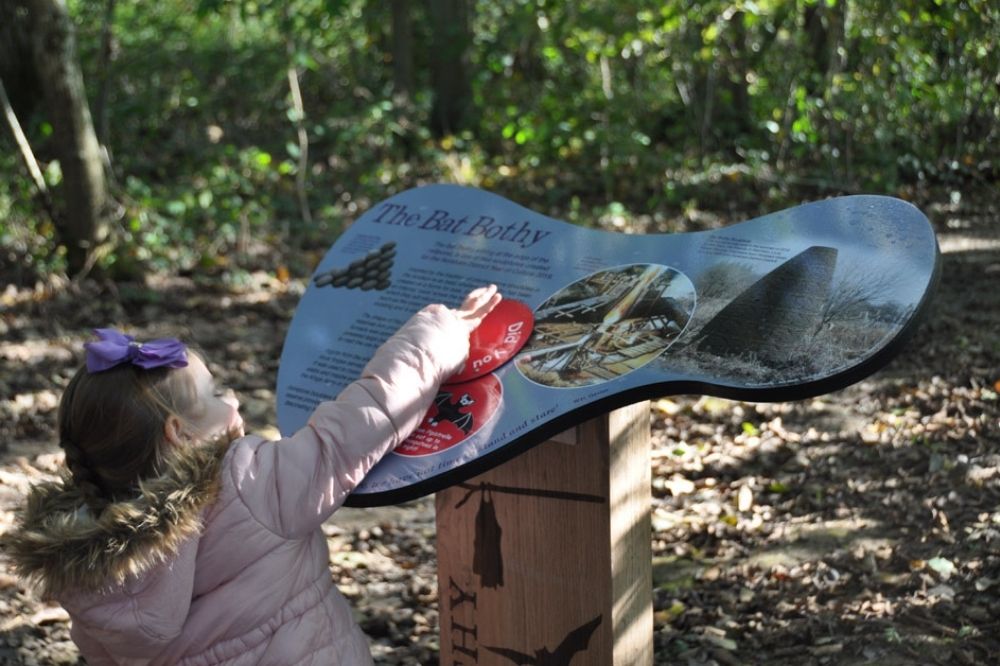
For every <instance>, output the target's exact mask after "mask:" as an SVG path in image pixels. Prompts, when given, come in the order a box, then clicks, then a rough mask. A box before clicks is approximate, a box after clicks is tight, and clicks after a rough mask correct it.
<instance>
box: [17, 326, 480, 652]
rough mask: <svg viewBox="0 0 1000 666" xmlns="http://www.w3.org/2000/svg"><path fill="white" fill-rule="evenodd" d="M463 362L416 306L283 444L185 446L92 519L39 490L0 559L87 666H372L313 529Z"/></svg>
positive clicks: (77, 502) (461, 342)
mask: <svg viewBox="0 0 1000 666" xmlns="http://www.w3.org/2000/svg"><path fill="white" fill-rule="evenodd" d="M467 353H468V330H467V328H466V326H465V324H464V323H462V322H461V321H459V319H458V318H457V317H456V316H455V314H454V313H453V311H451V310H449V309H448V308H445V307H443V306H430V307H428V308H425V309H424V310H422V311H421V312H419V313H417V314H416V315H414V317H413V318H412V319H411V320H410V321H409V322H408V323H407V324H406V325H405V326H404V327H403V328H402V329H400V331H399V332H398V333H397V334H396V335H394V336H393V337H392V338H390V339H389V340H388V341H387V342H386V343H385V344H384V345H383V346H382V347H381V348H380V349H379V351H378V352H377V353H376V354H375V356H374V358H373V359H372V360H371V362H370V363H369V364H368V365H367V366H366V368H365V370H364V373H363V376H362V378H361V379H360V380H358V381H357V382H355V383H354V384H351V385H350V386H348V387H347V388H346V389H345V390H344V391H343V392H342V393H341V395H340V396H339V397H338V398H337V400H335V401H333V402H327V403H324V404H322V405H320V406H319V407H318V408H317V409H316V411H315V413H314V414H313V416H312V418H311V419H310V421H309V425H308V426H306V427H305V428H303V429H302V430H300V431H299V432H297V433H296V434H294V435H293V436H291V437H289V438H287V439H284V440H281V441H277V442H273V441H265V440H263V439H261V438H260V437H256V436H247V437H243V438H241V439H239V440H236V441H235V442H233V443H232V444H230V445H228V446H227V447H225V448H221V447H210V446H201V447H192V448H191V449H190V450H187V451H185V452H184V454H183V455H180V456H178V457H177V459H176V460H175V461H173V462H172V463H171V467H170V469H169V470H168V471H167V472H166V473H165V474H164V475H163V476H161V477H159V478H157V479H154V480H151V481H150V482H148V483H146V484H144V488H143V493H142V495H141V496H140V497H138V498H136V499H133V500H130V501H128V502H118V503H116V504H113V505H111V506H110V507H109V508H108V509H106V510H105V511H104V512H103V513H102V514H101V515H100V517H99V518H98V519H96V520H95V519H94V518H93V517H92V516H91V515H90V513H89V512H88V511H87V510H86V509H85V508H84V504H83V502H82V498H81V497H80V495H79V493H78V492H77V491H76V490H75V488H74V487H73V485H72V484H71V483H68V482H63V483H51V484H46V485H43V486H41V487H39V488H36V489H35V490H34V491H33V494H32V496H31V498H30V499H29V503H28V508H27V510H26V512H25V517H24V519H23V522H22V524H21V525H19V526H18V528H17V529H16V530H15V531H14V532H13V533H11V534H8V535H7V536H6V537H5V539H4V541H5V550H6V551H7V554H8V556H10V557H11V558H12V559H13V560H14V562H15V564H16V566H17V568H18V570H19V571H20V572H21V573H22V574H23V575H25V576H28V577H30V578H33V579H34V580H35V581H36V582H38V583H40V584H41V587H42V591H43V593H45V594H46V595H48V596H51V597H54V598H56V599H58V600H59V602H60V603H61V604H62V605H63V606H64V607H65V608H66V610H67V611H68V612H69V614H70V617H71V618H72V622H73V628H72V634H73V639H74V640H75V641H76V643H77V645H79V647H80V649H81V652H82V653H83V654H84V655H85V657H86V658H87V662H88V663H89V664H91V666H99V665H101V664H188V665H192V666H193V665H195V664H198V665H201V664H232V665H238V664H240V665H241V664H280V665H281V666H289V665H290V664H296V665H301V664H323V665H324V666H329V665H330V664H348V665H354V664H370V663H371V655H370V652H369V649H368V645H367V640H366V638H365V636H364V634H363V633H362V632H361V630H360V628H359V627H358V626H357V624H356V623H355V621H354V619H353V617H352V614H351V610H350V608H349V606H348V604H347V602H346V600H345V599H344V598H343V597H342V596H341V594H340V593H339V592H338V591H337V589H336V588H335V587H334V586H333V584H332V580H331V575H330V571H329V568H328V562H329V554H328V550H327V542H326V538H325V537H324V535H323V532H322V530H321V529H320V526H321V524H322V523H323V522H324V521H325V520H326V519H327V518H328V517H329V516H330V514H332V513H333V511H334V510H336V509H337V508H338V507H339V506H340V505H341V503H342V502H343V501H344V498H345V497H346V496H347V495H348V494H349V493H350V492H351V490H352V489H353V488H354V487H355V486H356V485H357V484H358V483H359V482H360V481H361V479H362V478H363V477H364V475H365V474H366V473H367V472H368V470H370V469H371V468H372V466H373V465H374V464H375V463H376V462H378V461H379V459H380V458H381V457H382V456H383V455H385V454H386V453H387V452H388V451H389V450H391V449H392V448H393V447H394V446H395V445H396V444H398V443H399V442H400V441H401V440H402V439H404V438H405V437H406V436H407V435H408V434H409V433H410V432H411V431H412V430H413V429H414V428H415V427H416V426H417V425H418V424H419V423H420V420H421V417H422V416H423V415H424V413H425V412H426V410H427V409H428V407H429V406H430V403H431V400H432V398H433V397H434V394H435V392H436V390H437V387H438V385H439V384H440V382H441V381H442V380H443V379H444V378H446V377H448V376H449V375H451V374H453V373H454V372H456V371H457V370H458V369H459V368H460V367H461V365H462V363H463V362H464V360H465V357H466V355H467Z"/></svg>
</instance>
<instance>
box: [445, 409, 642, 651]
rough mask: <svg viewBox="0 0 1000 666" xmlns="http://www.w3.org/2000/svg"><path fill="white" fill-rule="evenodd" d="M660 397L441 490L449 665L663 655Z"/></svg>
mask: <svg viewBox="0 0 1000 666" xmlns="http://www.w3.org/2000/svg"><path fill="white" fill-rule="evenodd" d="M649 446H650V445H649V403H648V402H641V403H637V404H635V405H630V406H628V407H623V408H621V409H617V410H615V411H612V412H610V413H609V414H605V415H603V416H600V417H597V418H595V419H593V420H591V421H588V422H586V423H584V424H582V425H579V426H577V427H576V428H574V429H572V430H569V431H567V432H566V433H563V434H562V435H560V436H559V437H556V438H553V439H552V440H549V441H547V442H544V443H543V444H540V445H539V446H536V447H535V448H533V449H531V450H529V451H527V452H526V453H524V454H523V455H520V456H518V457H517V458H514V459H513V460H511V461H509V462H507V463H506V464H504V465H501V466H499V467H497V468H495V469H493V470H491V471H489V472H487V473H486V474H482V475H480V476H478V477H475V478H473V479H471V480H470V481H468V482H466V483H464V484H461V485H458V486H455V487H452V488H449V489H447V490H445V491H443V492H440V493H438V494H437V497H436V510H437V555H438V590H439V595H438V596H439V606H440V624H441V659H440V663H441V665H442V666H453V665H456V664H463V665H467V664H483V665H486V666H489V665H497V666H501V665H509V664H512V663H515V664H522V663H533V664H545V665H552V664H559V665H561V666H569V665H570V664H572V665H573V666H584V665H587V664H593V665H595V666H608V665H610V664H613V665H622V666H624V665H628V666H633V665H639V666H642V665H647V666H648V665H651V664H652V663H653V603H652V570H651V562H652V552H651V546H650V517H649V516H650V506H651V497H650V464H649Z"/></svg>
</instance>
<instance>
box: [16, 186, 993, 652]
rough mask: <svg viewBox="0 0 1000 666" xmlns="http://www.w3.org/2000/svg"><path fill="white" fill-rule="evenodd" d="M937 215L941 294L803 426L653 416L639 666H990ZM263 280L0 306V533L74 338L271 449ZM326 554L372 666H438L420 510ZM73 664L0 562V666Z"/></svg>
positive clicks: (982, 264) (989, 586) (968, 416)
mask: <svg viewBox="0 0 1000 666" xmlns="http://www.w3.org/2000/svg"><path fill="white" fill-rule="evenodd" d="M952 201H953V200H952V199H949V198H947V197H941V198H940V200H938V201H935V200H934V199H933V198H931V200H930V201H928V202H926V205H923V208H924V210H925V211H926V212H927V213H928V215H929V216H930V217H931V219H932V222H933V224H934V226H935V228H936V230H937V232H938V234H939V241H940V244H941V248H942V252H943V255H942V260H943V264H942V278H941V282H940V285H939V288H938V292H937V296H936V300H935V304H934V307H933V309H932V312H931V314H930V317H929V318H928V320H927V321H925V323H924V324H923V325H922V326H921V327H920V329H919V330H918V332H917V334H916V335H915V337H914V338H913V339H912V340H911V341H910V342H909V344H908V345H907V346H906V348H905V349H904V351H903V352H902V354H901V355H900V356H899V357H897V359H895V360H894V361H893V362H892V363H891V364H890V365H889V366H888V367H887V368H885V369H883V370H882V371H880V372H878V373H876V374H875V375H873V376H871V377H870V378H868V379H867V380H865V381H863V382H861V383H859V384H856V385H854V386H852V387H850V388H848V389H845V390H842V391H838V392H836V393H832V394H829V395H824V396H821V397H819V398H816V399H813V400H807V401H802V402H794V403H777V404H751V403H741V402H733V401H727V400H721V399H717V398H710V397H701V396H669V397H664V398H662V399H660V400H654V401H653V402H652V403H651V413H650V417H651V424H652V432H653V444H654V446H653V451H652V456H651V461H650V462H651V465H652V469H653V496H654V500H653V514H652V516H653V533H652V534H651V539H652V543H653V551H654V561H653V570H654V572H653V575H654V609H655V651H656V663H657V664H686V665H696V664H699V665H700V664H718V665H721V666H729V665H732V664H764V665H768V666H776V665H778V664H796V665H801V664H845V665H846V664H880V665H888V666H893V665H898V664H949V665H950V664H987V663H1000V398H998V393H1000V289H998V288H997V285H1000V215H998V212H997V203H996V202H995V201H989V199H986V198H985V197H984V198H983V199H982V201H985V203H981V204H979V205H976V204H973V203H969V202H966V203H962V204H954V203H952ZM736 221H739V220H731V219H725V220H723V219H719V218H714V217H711V216H708V217H706V218H705V219H703V220H701V221H700V222H699V226H717V225H722V224H724V223H730V222H736ZM281 273H282V271H278V272H277V273H275V271H273V270H271V271H258V272H250V273H244V274H241V279H239V280H229V281H228V283H227V284H224V281H223V280H220V279H219V278H218V277H216V278H212V279H196V278H195V279H193V278H191V277H174V278H155V277H154V278H150V279H149V280H148V281H147V282H146V283H144V284H119V285H117V286H114V285H110V284H108V283H102V282H100V281H96V280H84V281H82V282H80V283H76V284H68V283H65V282H59V281H51V282H49V283H46V284H43V285H38V286H36V287H34V288H28V287H17V286H14V285H10V286H8V287H7V288H6V290H5V291H3V292H2V293H0V339H2V340H3V343H2V344H0V443H2V451H0V530H5V529H7V528H9V526H10V525H11V524H12V521H13V512H14V509H15V508H16V507H17V506H18V505H19V504H20V503H21V501H22V500H23V498H24V496H25V493H26V491H27V489H28V487H29V485H30V484H31V483H32V482H34V481H37V480H39V479H43V478H50V477H51V476H52V475H53V474H54V473H55V472H56V471H57V470H58V468H59V465H60V463H61V454H60V453H59V449H58V447H56V445H55V440H54V422H55V414H56V405H57V401H58V395H59V392H60V390H61V387H63V386H64V385H65V383H66V381H67V380H68V378H69V376H70V375H71V374H72V372H73V370H74V369H75V367H76V366H77V364H78V363H79V362H80V361H81V358H82V357H81V349H82V344H81V343H82V342H83V341H84V340H85V339H87V338H88V337H89V330H90V329H91V328H93V327H95V326H105V325H118V326H127V327H128V328H129V329H130V330H132V331H134V332H135V333H136V334H137V335H139V336H142V337H154V336H158V335H164V334H167V335H179V336H181V337H184V338H187V339H191V340H194V341H197V343H198V345H199V346H200V347H201V348H202V349H203V350H204V351H205V352H206V354H207V356H208V358H209V359H210V360H211V361H212V363H211V364H210V367H211V369H212V371H213V372H214V373H215V374H216V375H217V376H219V377H220V378H221V380H222V381H223V382H225V383H228V384H229V385H230V386H232V387H233V388H234V389H235V390H236V391H237V392H238V394H239V395H240V397H241V399H242V402H243V405H244V408H243V411H244V416H245V419H246V421H247V424H248V430H255V431H258V432H263V433H265V434H267V433H270V434H272V435H273V434H275V430H274V428H273V426H272V425H270V424H273V423H274V421H275V418H274V385H275V375H276V368H277V362H278V357H279V354H280V350H281V344H282V341H283V338H284V333H285V330H286V328H287V325H288V323H289V321H290V319H291V316H292V313H293V311H294V308H295V306H296V303H297V301H298V298H299V296H300V294H301V293H302V290H303V285H304V283H303V281H302V280H296V279H290V280H285V281H281V280H279V279H277V278H276V277H274V276H275V274H279V275H280V274H281ZM4 277H5V276H2V275H0V278H4ZM0 283H2V282H0ZM325 530H326V533H327V534H328V536H329V538H330V542H331V546H332V548H331V552H332V555H331V567H332V570H333V572H334V577H335V579H337V580H338V581H339V583H340V586H341V589H342V590H343V592H344V593H345V594H346V596H347V597H348V598H349V599H350V600H351V601H352V603H353V604H354V606H355V608H356V609H357V616H358V619H359V621H360V622H361V625H362V627H363V628H364V629H365V631H366V632H367V633H368V635H369V636H370V638H371V643H372V650H373V654H374V656H375V659H376V663H379V664H436V663H437V646H438V638H437V632H438V619H437V618H438V615H437V603H438V600H437V592H436V575H435V545H434V536H435V534H434V514H433V502H432V501H431V500H430V499H429V498H425V499H423V500H420V501H417V502H413V503H410V504H407V505H403V506H396V507H387V508H384V509H364V510H361V509H343V510H341V511H339V512H338V513H336V514H335V515H334V517H333V519H332V520H331V521H330V523H329V524H328V525H327V526H326V527H325ZM78 662H82V660H80V659H79V655H78V653H77V651H76V648H75V647H74V646H73V644H72V642H71V641H70V638H69V618H68V617H67V615H66V614H65V612H64V611H62V610H61V609H60V608H58V607H57V606H52V605H47V604H45V603H43V602H41V601H40V600H39V599H38V598H37V597H36V596H35V594H34V593H33V592H31V591H30V590H28V589H26V588H25V587H24V586H23V585H22V584H21V583H20V582H19V581H18V580H16V579H15V578H14V577H13V576H12V575H11V573H10V571H9V568H8V566H7V564H6V562H2V561H0V664H74V663H78ZM493 663H497V664H499V663H500V661H496V662H493Z"/></svg>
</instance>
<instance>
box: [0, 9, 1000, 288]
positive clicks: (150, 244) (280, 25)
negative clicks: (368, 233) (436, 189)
mask: <svg viewBox="0 0 1000 666" xmlns="http://www.w3.org/2000/svg"><path fill="white" fill-rule="evenodd" d="M470 3H471V5H472V7H473V11H472V14H471V15H472V19H473V20H472V25H471V32H472V37H473V39H472V41H471V47H470V51H469V53H468V57H469V60H470V71H471V73H472V91H473V103H474V106H475V121H474V123H473V124H472V129H471V130H469V131H467V132H465V133H463V134H462V135H459V136H453V137H445V139H444V140H441V141H438V140H435V139H434V138H432V135H431V133H430V132H429V131H428V130H427V127H428V125H429V115H430V110H431V106H432V101H433V100H432V92H431V84H430V73H429V69H430V63H431V55H432V52H433V50H434V49H440V48H443V47H444V46H445V45H441V44H435V43H434V42H433V39H432V34H433V32H432V30H431V27H430V25H429V20H430V19H429V17H428V15H427V13H426V11H425V9H424V7H423V3H410V4H409V6H410V10H411V11H412V18H413V45H414V48H413V53H412V59H413V65H414V72H415V75H416V90H415V91H414V93H413V95H412V97H411V98H407V99H403V98H402V97H401V96H400V95H395V94H394V93H395V91H394V88H393V68H392V65H393V63H392V57H393V43H394V36H393V35H392V32H391V30H392V28H391V26H392V20H391V18H392V17H391V8H390V5H389V3H371V2H363V0H290V1H289V2H278V1H277V0H163V1H162V2H156V3H141V2H137V1H136V0H119V2H118V3H117V5H116V13H115V16H114V20H113V23H112V24H111V26H110V28H111V30H112V33H113V35H114V49H113V53H114V58H113V59H112V61H111V63H110V64H108V63H107V62H106V61H105V60H104V58H103V56H102V29H103V24H104V15H103V12H104V6H103V3H88V2H83V1H82V0H76V1H75V2H72V1H71V3H70V8H71V11H72V12H73V15H74V17H75V19H76V24H77V29H78V42H79V49H80V58H81V62H82V65H83V69H84V75H85V78H86V81H87V83H88V89H89V91H90V93H91V95H96V90H97V88H98V83H99V82H100V81H102V80H103V81H105V82H106V85H107V90H108V103H107V113H108V114H109V118H108V123H107V126H108V127H109V133H108V136H107V137H104V140H105V143H106V145H107V146H108V148H109V152H110V155H111V157H112V164H113V166H114V176H115V180H114V182H115V183H116V184H117V185H116V189H115V196H116V198H117V199H118V200H119V201H120V202H121V203H122V205H123V213H122V214H121V216H120V219H119V220H118V224H117V225H116V229H117V232H116V234H117V239H118V241H119V243H120V245H119V247H118V249H117V250H115V251H114V252H112V253H110V254H108V255H106V256H105V257H104V259H103V260H102V262H103V265H104V266H105V267H106V268H110V269H112V270H114V271H119V270H120V271H123V272H132V271H137V270H143V269H144V268H145V267H149V266H152V267H153V268H156V269H162V270H175V269H179V270H196V269H199V268H204V267H211V266H215V265H218V264H219V263H226V262H229V261H245V260H248V257H249V256H250V255H252V254H253V252H254V251H256V250H259V249H260V248H262V247H263V248H268V247H277V248H284V249H288V248H291V247H298V248H310V247H315V248H321V247H326V246H327V245H329V243H330V242H331V241H332V240H333V238H334V237H335V235H336V234H337V233H339V231H340V230H341V229H342V228H343V226H344V225H345V224H347V223H349V222H350V220H352V219H353V218H355V217H356V216H357V215H358V214H359V213H360V212H361V211H363V210H364V209H365V208H366V207H367V206H368V205H370V203H372V202H373V201H377V200H379V199H382V198H385V197H386V196H389V195H391V194H392V193H394V192H396V191H399V190H402V189H405V188H407V187H411V186H414V185H416V184H419V183H423V182H428V181H434V180H443V181H452V182H464V183H470V184H474V185H478V186H482V187H485V188H488V189H492V190H494V191H497V192H499V193H501V194H504V195H507V196H510V197H512V198H514V199H516V200H519V201H521V202H523V203H525V204H527V205H531V206H532V207H535V208H537V209H539V210H542V211H543V212H547V213H550V214H554V215H560V216H563V217H566V218H568V219H572V220H574V221H578V222H580V223H585V224H594V223H597V222H598V220H600V219H602V218H607V219H612V220H614V219H619V218H622V217H626V216H629V215H632V214H637V213H638V214H649V213H653V212H657V213H662V212H664V211H666V212H670V211H673V212H682V211H685V210H690V209H692V208H694V207H709V208H716V209H721V210H723V211H730V212H735V211H739V212H740V213H743V214H751V213H760V212H762V211H764V210H768V209H773V208H775V207H779V206H781V205H784V204H785V203H788V202H789V201H790V200H792V199H795V198H802V197H809V196H817V195H822V194H826V193H830V192H836V191H859V190H866V191H875V192H887V193H898V192H900V188H903V187H906V186H908V185H911V184H913V183H917V182H921V181H931V180H934V179H940V178H946V177H954V176H955V175H956V174H966V175H968V176H969V177H972V178H978V179H980V180H984V181H988V180H990V179H994V180H995V179H996V174H997V162H996V159H997V155H996V149H995V146H996V145H997V139H998V138H1000V137H998V133H1000V123H998V118H1000V92H998V91H1000V87H998V85H997V81H998V72H1000V50H998V49H997V48H996V47H995V42H996V37H997V34H998V30H1000V9H998V8H997V6H996V3H992V2H990V1H989V0H962V1H961V2H954V3H945V2H933V3H928V2H919V1H918V0H893V1H892V2H876V3H862V2H857V1H851V2H847V1H846V0H795V1H793V0H737V1H735V2H724V1H722V0H707V1H706V2H700V3H688V2H679V1H677V0H670V1H667V2H663V1H662V0H659V1H657V2H652V1H650V0H622V1H616V2H610V1H607V0H605V1H603V2H597V1H587V2H555V1H554V0H513V1H511V2H504V3H496V2H486V1H485V0H476V1H473V0H470ZM289 68H294V70H295V72H296V73H297V75H298V80H299V82H300V84H301V88H302V96H303V107H304V113H303V114H301V115H300V114H299V113H298V111H297V110H296V109H295V106H294V104H293V102H292V98H291V95H290V92H289V79H288V71H289ZM92 106H93V105H92ZM300 122H301V123H302V127H303V128H304V129H305V131H306V133H307V134H308V138H309V153H308V166H307V172H306V173H304V174H302V176H301V179H303V180H304V183H305V185H306V192H307V197H308V200H309V203H310V205H311V207H312V210H313V211H314V213H315V215H314V217H315V218H316V219H315V221H314V223H313V225H312V226H311V227H309V228H305V225H304V224H303V223H302V221H301V220H302V214H301V210H300V204H299V200H298V197H297V191H296V179H297V177H299V176H300V174H298V169H299V158H300V155H299V144H298V139H297V134H296V132H297V127H298V125H299V123H300ZM25 124H26V126H27V128H28V130H29V133H30V135H31V136H30V139H31V141H32V144H33V145H34V146H36V149H38V151H39V153H40V154H41V155H42V156H43V159H44V155H45V154H46V150H45V144H46V141H48V140H50V135H51V127H50V126H48V125H47V124H46V123H45V121H44V118H35V119H28V122H26V123H25ZM4 141H6V139H4ZM0 155H3V157H2V158H0V171H2V172H3V173H4V174H16V175H17V177H16V178H10V177H8V178H4V179H0V219H3V220H5V221H4V222H3V223H2V226H0V242H2V243H3V247H4V248H9V247H14V246H17V247H18V248H19V250H18V252H21V253H25V254H26V256H28V257H30V262H34V263H33V265H37V268H38V270H39V271H41V272H45V271H48V270H58V269H59V267H60V261H61V259H60V254H59V252H58V251H57V250H56V249H55V247H56V245H55V242H56V239H55V238H54V237H53V232H52V230H51V225H48V226H46V225H45V224H44V223H42V222H41V220H43V219H44V216H43V215H42V214H41V213H40V210H39V209H38V208H37V204H36V203H34V201H33V199H32V196H31V189H30V186H29V183H28V181H27V178H26V177H25V176H23V175H22V169H21V168H20V165H19V163H17V162H16V161H15V160H14V159H13V158H12V157H10V156H8V155H7V151H4V152H2V153H0ZM46 173H47V177H49V178H51V179H56V178H58V169H57V167H56V166H55V165H54V163H51V162H49V168H48V169H47V170H46ZM15 228H17V229H19V230H18V231H17V232H14V231H12V230H13V229H15ZM237 250H239V252H237ZM305 268H308V267H304V269H305Z"/></svg>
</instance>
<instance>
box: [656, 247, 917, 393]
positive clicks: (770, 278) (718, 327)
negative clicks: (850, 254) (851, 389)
mask: <svg viewBox="0 0 1000 666" xmlns="http://www.w3.org/2000/svg"><path fill="white" fill-rule="evenodd" d="M899 279H900V278H899V276H898V274H896V273H895V272H893V271H882V272H879V271H872V270H870V269H864V268H863V267H862V266H860V265H856V260H855V261H846V262H845V261H844V259H843V257H840V256H838V251H837V249H836V248H832V247H826V246H821V245H814V246H812V247H809V248H807V249H805V250H803V251H802V252H800V253H798V254H796V255H794V256H793V257H791V258H790V259H788V260H786V261H785V262H783V263H782V264H780V265H778V266H777V267H776V268H774V269H773V270H771V271H769V272H767V273H764V274H760V273H758V272H756V271H755V269H754V267H753V266H751V265H750V264H748V263H741V262H739V261H736V260H725V261H720V262H717V263H715V264H713V265H712V266H710V267H707V268H706V270H705V271H703V272H702V273H701V274H700V275H698V276H697V277H696V279H695V284H696V287H697V289H698V297H699V302H698V312H697V313H696V315H695V317H694V318H693V320H692V322H691V324H690V326H689V327H688V330H687V331H686V332H685V334H684V336H683V337H682V339H681V340H678V341H677V343H676V344H675V345H674V347H673V348H672V349H671V353H670V356H669V358H665V359H663V360H662V364H663V366H664V367H665V368H669V370H670V371H671V372H680V373H685V374H692V375H709V376H712V377H713V378H717V379H723V380H729V381H732V382H734V383H739V384H741V385H745V386H758V387H766V386H777V385H782V384H787V383H792V382H805V381H809V380H810V379H811V378H814V377H821V376H829V375H830V374H832V373H835V372H836V371H837V370H838V368H841V367H846V366H849V365H854V364H856V363H857V362H858V360H859V358H860V357H861V356H863V355H864V354H867V353H870V350H871V349H875V348H877V347H878V342H879V341H881V340H884V339H887V337H889V336H892V335H894V334H895V333H896V332H897V331H898V330H899V326H900V325H901V323H902V322H904V321H905V320H906V316H907V315H908V312H907V311H906V308H905V307H904V306H902V305H900V302H899V301H897V300H894V299H893V298H892V297H893V295H894V292H895V291H896V289H897V287H898V285H897V284H896V283H897V282H898V281H899Z"/></svg>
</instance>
